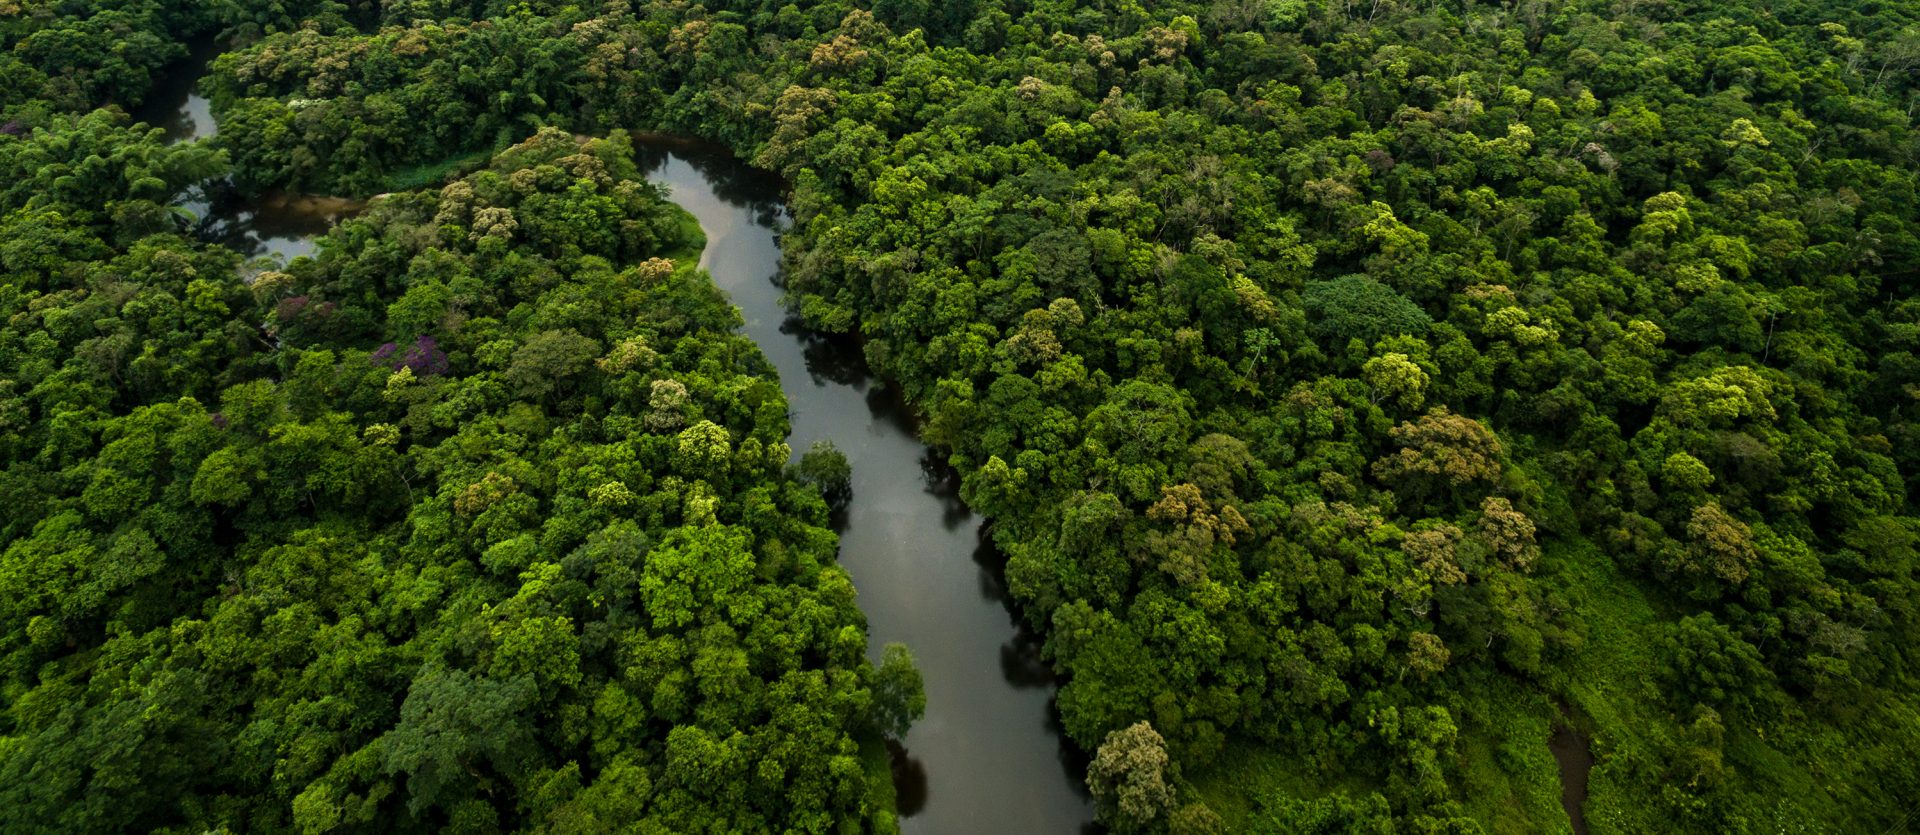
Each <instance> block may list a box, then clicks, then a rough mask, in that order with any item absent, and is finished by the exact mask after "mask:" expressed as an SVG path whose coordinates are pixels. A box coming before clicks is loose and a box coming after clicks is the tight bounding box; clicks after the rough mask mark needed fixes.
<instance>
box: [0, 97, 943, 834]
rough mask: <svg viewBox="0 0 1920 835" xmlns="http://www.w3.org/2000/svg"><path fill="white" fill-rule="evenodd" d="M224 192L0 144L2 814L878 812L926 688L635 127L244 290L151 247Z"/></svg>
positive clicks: (471, 185)
mask: <svg viewBox="0 0 1920 835" xmlns="http://www.w3.org/2000/svg"><path fill="white" fill-rule="evenodd" d="M222 168H223V160H222V157H221V155H220V154H218V153H216V152H214V151H213V150H211V149H210V148H208V147H207V146H206V145H205V144H204V143H192V144H185V145H173V146H167V145H163V144H161V140H160V138H159V135H158V133H157V132H151V131H148V130H146V129H144V128H140V129H132V128H129V127H127V126H126V124H125V120H124V118H122V117H118V116H114V115H111V114H109V113H106V112H94V113H90V114H87V115H82V116H68V115H53V116H50V117H49V118H48V119H47V121H46V123H45V124H44V125H41V126H36V127H35V128H34V129H33V130H32V131H30V132H28V133H26V135H23V136H20V137H17V138H11V139H5V140H0V172H4V173H5V175H6V183H7V184H8V185H7V190H6V191H5V192H4V193H3V194H0V210H4V212H5V214H4V221H0V224H4V231H3V232H0V235H3V236H4V237H3V240H4V245H3V246H0V269H4V271H5V276H6V280H5V282H4V283H0V314H3V318H4V322H5V325H4V327H3V328H0V366H4V367H5V368H7V369H8V373H7V374H6V379H5V380H4V382H0V426H4V429H5V432H4V434H3V435H0V459H3V460H4V465H5V468H4V470H3V471H0V538H3V539H4V542H5V547H4V552H3V553H0V599H5V600H6V601H7V602H6V604H5V606H4V607H0V692H3V693H4V694H5V695H4V699H0V702H4V705H5V711H4V714H3V718H0V775H4V781H0V782H3V783H4V785H3V786H0V810H4V811H0V829H4V830H5V831H8V832H32V831H67V832H99V831H120V830H128V831H180V832H200V831H210V830H221V829H224V830H232V831H241V830H245V831H283V830H293V829H298V830H301V831H309V832H320V831H370V832H392V831H414V830H419V831H442V830H450V831H494V830H496V829H498V828H501V827H509V828H511V827H520V826H526V827H533V828H539V829H543V830H556V831H572V832H603V831H608V830H610V829H612V828H615V827H620V828H625V829H637V830H638V831H647V832H689V831H698V830H706V829H713V830H716V831H718V830H725V831H810V832H821V831H863V830H866V829H875V830H890V829H891V828H892V823H891V821H892V810H891V808H890V807H891V800H890V798H891V794H890V792H889V791H888V790H887V789H886V786H885V782H884V780H885V777H884V770H882V771H881V772H880V774H881V777H880V781H879V782H878V783H876V782H875V779H874V777H873V776H871V774H870V768H869V763H870V762H871V760H872V754H873V752H875V751H877V750H878V748H879V740H880V739H881V738H882V737H884V736H889V735H891V736H898V735H901V734H904V733H905V730H906V727H907V725H908V723H910V722H911V721H912V719H913V718H915V716H917V713H918V710H919V709H920V704H921V703H920V702H919V701H918V700H919V698H920V696H919V679H918V675H917V673H915V672H914V671H913V667H912V661H911V658H910V656H908V655H906V654H905V652H904V650H901V649H899V648H889V650H888V652H887V653H886V654H885V659H884V663H883V664H881V665H880V666H879V667H877V668H876V667H873V666H870V665H869V663H868V661H867V656H866V631H865V623H864V619H863V618H862V616H861V614H860V612H859V610H858V608H857V607H856V605H855V599H854V590H853V587H852V584H851V583H850V581H849V580H848V579H847V577H846V575H845V573H844V572H843V571H842V570H841V569H839V568H838V567H836V566H835V565H834V556H835V554H834V551H835V544H836V539H835V536H834V534H833V533H832V531H831V530H830V529H829V528H828V513H829V508H828V504H827V502H826V500H825V499H823V497H822V494H821V487H822V486H824V487H825V488H827V489H828V490H833V489H835V488H837V487H838V485H834V484H831V483H828V484H824V485H816V484H815V483H813V481H814V480H815V479H813V478H806V477H802V476H801V475H798V474H795V473H791V472H789V470H788V467H789V458H790V457H791V456H790V453H789V451H788V448H787V446H786V444H785V443H784V438H785V435H786V431H787V415H786V401H785V399H784V398H783V397H782V395H781V393H780V389H779V386H778V384H777V383H776V382H775V381H774V380H773V379H772V378H771V375H770V374H769V373H768V371H767V369H766V364H765V360H764V359H763V358H762V357H761V355H760V353H759V351H758V349H756V348H755V347H754V345H753V344H752V342H750V341H749V340H747V339H746V338H745V337H743V336H740V335H738V334H737V333H735V329H736V328H737V326H738V317H737V314H736V313H734V312H733V310H732V309H731V307H730V306H729V305H727V304H726V302H725V300H724V297H723V296H722V295H721V294H720V293H719V292H718V291H717V290H716V289H715V288H714V287H713V286H712V284H711V283H710V282H709V281H708V279H707V277H706V276H705V275H704V274H703V273H700V272H698V271H696V270H694V269H693V268H692V267H691V266H690V264H691V263H692V262H691V258H692V256H693V255H694V254H696V253H697V252H698V250H699V248H700V246H701V244H702V239H701V236H700V234H699V230H698V227H697V226H694V225H692V222H691V219H690V218H688V217H687V216H686V215H685V214H684V213H682V212H680V211H679V210H678V209H676V208H674V207H672V206H671V205H669V204H667V203H665V202H664V201H663V200H662V198H661V196H660V194H659V193H658V190H657V188H656V187H654V186H651V185H647V184H646V183H644V182H643V181H641V180H640V179H639V174H638V171H637V170H636V168H635V165H634V162H633V159H632V150H631V148H630V146H629V145H628V144H627V142H626V140H625V137H624V135H615V136H612V137H610V138H609V139H606V140H604V141H593V142H588V143H585V144H584V145H583V144H581V143H580V142H578V141H577V140H575V139H574V138H573V137H571V136H569V135H566V134H562V133H558V132H551V131H549V132H543V133H540V134H538V135H536V136H534V137H533V138H532V139H531V140H529V141H527V142H525V143H523V144H520V145H517V146H515V147H513V148H511V149H509V150H507V151H505V152H504V153H502V154H500V155H498V156H497V157H495V158H494V159H493V160H492V162H491V164H490V165H489V166H488V167H487V168H486V170H484V171H482V172H480V173H478V174H475V175H473V176H471V177H469V178H466V179H463V180H460V181H458V182H454V183H452V184H450V185H448V186H446V187H445V188H444V189H442V190H440V191H438V192H437V193H435V192H422V193H409V194H405V195H396V196H394V197H392V198H391V199H387V200H383V201H380V202H379V203H378V204H377V205H376V206H374V207H373V208H372V209H370V210H369V211H368V212H367V213H366V214H365V215H364V216H362V217H360V218H357V219H354V220H350V221H347V222H346V223H344V224H342V225H341V226H340V227H338V228H337V229H336V230H335V231H334V233H333V234H332V236H331V238H330V239H329V240H328V241H327V242H326V243H325V244H324V245H323V246H322V248H321V250H320V252H319V254H318V256H317V257H316V258H313V259H300V260H298V261H296V262H295V263H293V264H291V265H288V266H286V267H285V268H284V269H271V270H267V271H261V270H260V269H258V268H257V267H245V268H243V265H242V264H241V258H240V256H238V255H237V254H235V253H234V252H232V251H230V250H226V249H223V248H220V247H217V246H209V245H205V244H201V243H198V242H196V241H192V240H189V239H187V238H184V237H182V236H180V235H179V234H176V233H174V232H173V231H172V230H173V227H174V225H175V223H174V215H173V213H172V212H171V211H170V210H169V209H168V208H167V204H168V203H169V202H170V201H172V200H174V199H175V198H176V196H177V195H180V194H182V193H183V192H184V191H185V190H186V188H187V187H188V186H189V185H192V184H195V183H198V182H201V181H203V180H205V179H206V178H208V177H211V176H214V175H216V174H218V173H219V172H220V171H221V170H222ZM676 264H679V266H677V265H676ZM243 275H244V280H243ZM810 463H811V464H812V467H811V470H813V471H820V472H829V473H830V472H832V468H831V466H829V465H831V463H832V460H831V458H830V457H829V458H827V459H825V460H822V461H811V462H810ZM843 466H844V465H843ZM843 478H844V476H843ZM863 744H865V745H866V746H867V747H868V749H869V751H868V752H867V756H866V757H865V758H863V751H862V745H863Z"/></svg>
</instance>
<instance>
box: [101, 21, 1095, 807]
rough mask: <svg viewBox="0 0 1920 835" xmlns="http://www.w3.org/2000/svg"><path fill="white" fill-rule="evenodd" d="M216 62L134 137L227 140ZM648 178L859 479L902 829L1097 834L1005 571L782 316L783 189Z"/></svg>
mask: <svg viewBox="0 0 1920 835" xmlns="http://www.w3.org/2000/svg"><path fill="white" fill-rule="evenodd" d="M215 54H217V49H216V48H214V47H213V46H212V45H199V46H196V48H195V50H194V55H193V57H192V58H190V59H188V60H187V61H183V62H182V65H180V66H178V67H175V68H172V69H171V70H170V71H169V72H168V73H167V79H166V81H165V82H164V83H163V84H162V85H160V87H159V88H158V89H157V90H156V91H155V92H154V93H153V95H152V96H151V97H150V99H149V103H148V104H147V105H146V106H145V107H142V108H140V110H139V111H138V112H136V113H135V114H134V116H135V118H136V119H139V120H141V121H146V122H148V123H149V124H152V125H155V126H156V127H159V128H161V129H162V130H165V131H166V133H167V137H168V139H169V140H170V141H173V142H190V141H194V140H198V139H202V138H205V137H209V136H212V135H214V133H215V126H214V122H213V118H212V114H211V112H210V110H209V108H208V106H207V101H206V99H205V98H204V97H202V96H200V95H199V94H198V93H197V92H195V90H194V85H195V83H196V82H197V80H198V79H199V77H200V76H201V74H202V73H203V72H204V69H205V66H206V64H207V62H208V61H210V60H211V59H212V57H213V56H214V55H215ZM638 144H640V145H641V154H642V157H643V164H645V165H648V166H649V167H650V170H651V174H650V176H651V177H652V178H653V179H654V180H655V181H656V182H660V183H663V184H665V185H666V186H667V187H668V188H669V189H670V190H671V192H672V197H673V200H674V202H676V203H679V204H680V205H681V206H683V207H685V208H686V209H687V210H688V211H690V212H692V213H693V215H694V216H695V217H696V218H698V219H699V221H700V226H701V228H702V229H704V230H705V231H706V234H707V248H706V251H705V252H704V253H703V254H702V256H701V266H702V267H704V268H706V269H707V270H708V271H709V272H710V273H711V274H712V276H713V278H714V281H715V282H716V283H718V284H719V285H720V286H721V287H722V288H724V289H725V290H726V291H727V293H728V294H729V295H730V296H731V297H732V299H733V302H734V304H735V305H737V306H738V307H739V308H740V310H741V313H742V315H743V318H744V319H745V320H746V333H747V335H748V336H750V337H752V339H753V340H754V342H756V343H758V344H759V346H760V350H761V351H762V352H764V353H765V354H766V356H767V358H768V360H770V361H771V362H772V364H773V366H774V368H775V369H776V370H777V371H778V372H779V375H780V382H781V385H782V387H783V388H784V389H785V390H786V394H787V400H788V403H789V406H790V409H791V411H792V424H793V436H792V438H791V439H790V440H791V443H792V444H793V447H794V449H796V450H801V451H804V450H806V449H807V448H808V447H809V446H810V445H811V444H812V443H813V442H814V441H816V440H831V441H833V443H834V444H835V445H836V446H838V447H839V448H840V450H841V451H842V452H844V453H845V454H846V456H847V460H848V463H849V464H851V465H852V467H853V498H852V501H851V503H850V504H849V507H848V509H847V511H846V513H845V516H844V518H843V519H840V520H838V521H839V522H840V524H839V527H840V561H841V564H842V565H844V566H846V568H847V571H848V572H849V573H850V574H852V576H853V580H854V584H855V585H856V586H857V587H858V588H859V592H860V608H861V609H862V610H863V611H865V612H866V615H867V621H868V625H869V628H870V641H871V645H872V649H873V654H874V656H875V658H878V656H879V651H880V648H881V647H882V646H883V645H884V644H886V643H887V642H892V641H899V642H903V643H905V644H907V646H908V647H909V648H911V649H912V650H913V653H914V659H915V661H916V662H917V664H918V666H919V668H920V672H921V675H922V676H923V677H924V678H925V681H926V689H927V713H926V716H925V717H924V718H922V719H921V720H920V722H919V723H918V724H916V725H915V726H914V727H913V730H912V732H910V733H909V734H908V736H907V738H906V740H905V743H904V745H903V746H896V747H895V749H894V751H893V760H894V763H893V765H894V784H895V788H896V789H897V793H898V798H899V811H900V815H901V820H900V824H901V829H902V830H904V831H905V832H907V833H916V834H918V833H927V834H928V835H946V833H973V832H982V833H1016V834H1017V833H1072V832H1076V831H1080V830H1084V829H1091V828H1092V826H1093V825H1092V823H1091V821H1092V818H1093V807H1092V802H1091V800H1089V798H1088V796H1087V791H1086V787H1085V785H1084V783H1083V782H1082V781H1081V775H1082V774H1084V773H1085V770H1086V768H1085V766H1086V761H1085V758H1084V755H1083V754H1081V753H1080V752H1079V751H1078V749H1076V748H1074V747H1073V746H1072V745H1071V744H1069V743H1068V742H1066V741H1065V736H1064V735H1063V734H1062V733H1061V730H1060V728H1059V725H1058V722H1057V720H1056V719H1055V717H1054V711H1053V694H1054V690H1055V686H1056V682H1055V680H1054V677H1053V674H1052V671H1051V669H1050V668H1049V667H1048V665H1047V664H1046V663H1045V662H1044V661H1043V660H1042V659H1041V658H1040V652H1039V642H1038V640H1037V639H1036V638H1035V637H1034V636H1033V635H1032V634H1031V633H1030V632H1028V631H1027V630H1026V629H1025V628H1024V627H1023V626H1022V625H1021V624H1020V623H1019V621H1018V619H1017V618H1015V616H1014V615H1013V613H1012V610H1011V609H1010V608H1009V605H1008V602H1007V593H1006V587H1005V582H1004V575H1003V569H1004V568H1005V560H1004V557H1002V556H1001V555H1000V553H999V551H998V550H997V549H995V548H994V547H993V546H992V545H991V544H990V543H989V542H988V540H987V539H986V537H985V536H984V535H983V532H982V530H981V521H980V519H979V518H978V517H976V516H974V515H973V514H972V513H971V512H970V511H969V510H968V509H967V508H966V506H965V505H964V504H962V503H961V501H960V498H959V495H958V484H957V483H956V480H955V478H954V475H953V473H952V472H951V470H950V469H949V468H948V467H947V466H946V464H945V462H944V461H943V460H942V459H941V457H940V456H938V455H937V454H935V453H933V452H932V451H931V450H929V449H928V448H927V447H925V446H924V445H922V444H921V443H920V441H919V439H918V437H917V435H916V433H915V425H914V419H913V417H912V415H911V413H910V412H909V411H908V410H907V409H906V408H904V407H903V406H902V405H901V403H900V402H899V400H898V399H897V398H896V397H894V396H893V395H892V393H891V392H890V391H889V390H888V389H886V388H884V387H881V386H879V385H876V384H875V381H874V380H873V379H872V377H871V375H870V374H869V373H868V371H867V367H866V363H865V361H864V360H863V358H862V357H861V355H860V352H859V350H858V348H857V347H855V346H853V345H851V344H849V343H847V342H845V341H836V340H828V339H823V338H821V337H819V336H818V335H815V334H812V333H810V332H808V331H807V330H806V329H805V328H804V327H802V326H801V325H800V324H799V323H798V322H797V321H795V320H794V319H792V318H791V317H790V316H789V315H788V313H787V311H786V308H785V307H784V305H783V304H782V302H781V289H780V287H779V285H778V283H777V282H778V279H779V265H780V248H779V245H778V242H777V236H778V234H779V231H780V229H781V228H782V227H783V225H784V223H785V220H786V214H785V208H784V206H783V204H782V202H781V196H780V191H779V187H778V184H777V182H775V180H774V178H773V177H772V176H771V175H769V174H767V173H765V172H760V171H756V170H754V169H752V168H750V167H748V166H746V165H743V164H740V163H739V162H738V161H736V160H734V159H733V158H732V157H731V156H729V155H727V154H726V153H725V152H724V151H719V150H716V149H714V148H711V147H706V146H701V145H698V144H694V143H688V142H682V141H677V140H672V139H665V138H657V137H655V138H647V139H643V140H641V141H640V142H639V143H638ZM182 203H183V205H184V206H185V207H186V208H187V209H188V210H189V211H191V212H193V214H194V215H195V216H196V218H198V220H197V221H196V223H195V224H194V229H195V231H196V232H197V233H198V234H199V235H200V236H201V237H203V238H205V239H207V240H212V241H217V242H220V243H225V244H227V245H229V246H232V247H234V248H235V249H238V250H240V251H241V252H244V253H247V254H249V255H254V256H271V257H274V258H277V259H281V260H286V259H291V258H294V257H297V256H300V255H305V254H308V253H310V252H312V250H313V247H314V242H315V240H316V239H317V238H318V237H319V236H320V235H322V234H324V233H325V232H326V231H327V230H328V229H329V228H330V227H331V226H332V225H333V223H334V222H335V221H336V220H337V219H339V218H340V217H343V216H345V215H347V214H351V213H352V212H354V211H357V210H358V208H359V205H360V204H359V203H357V202H356V201H347V200H343V199H340V198H325V197H311V196H289V195H284V194H269V195H265V196H260V197H253V198H249V197H248V196H247V195H243V194H240V193H238V192H237V191H235V190H234V189H233V188H232V186H231V185H230V184H228V183H226V182H224V181H223V182H216V183H211V184H208V186H207V187H205V188H202V189H196V190H195V191H194V192H192V193H190V194H188V195H187V196H186V197H185V198H184V199H183V201H182Z"/></svg>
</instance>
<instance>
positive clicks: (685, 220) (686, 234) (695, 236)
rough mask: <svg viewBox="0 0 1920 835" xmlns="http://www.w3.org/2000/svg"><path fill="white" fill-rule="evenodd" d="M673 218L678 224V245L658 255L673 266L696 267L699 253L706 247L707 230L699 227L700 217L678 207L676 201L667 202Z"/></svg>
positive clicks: (698, 261)
mask: <svg viewBox="0 0 1920 835" xmlns="http://www.w3.org/2000/svg"><path fill="white" fill-rule="evenodd" d="M667 205H668V207H669V208H670V209H671V212H670V213H671V214H672V215H673V217H674V219H675V220H676V221H677V222H678V223H679V224H680V241H681V243H680V245H679V246H677V247H674V248H673V249H671V250H668V251H667V252H664V253H661V255H660V257H662V258H665V259H667V260H669V261H672V262H673V265H674V267H675V268H691V267H698V266H699V264H700V253H702V252H705V251H706V249H707V232H706V230H704V229H701V228H700V219H699V218H697V217H694V216H693V213H692V212H689V211H687V210H686V209H683V208H681V207H680V204H678V203H669V204H667Z"/></svg>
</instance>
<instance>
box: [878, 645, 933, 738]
mask: <svg viewBox="0 0 1920 835" xmlns="http://www.w3.org/2000/svg"><path fill="white" fill-rule="evenodd" d="M926 712H927V692H926V687H925V685H924V684H922V683H921V681H920V671H919V670H918V669H915V668H914V666H913V652H912V651H911V650H909V649H907V645H906V644H901V643H889V644H887V646H886V648H885V649H883V650H881V653H880V666H879V667H877V668H875V669H874V672H873V716H874V725H875V727H876V728H877V729H878V730H879V732H880V733H882V734H884V735H886V736H887V737H890V738H892V739H905V738H906V736H907V729H908V728H911V727H912V726H913V723H914V721H915V720H918V719H919V718H920V717H921V716H923V715H925V714H926Z"/></svg>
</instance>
